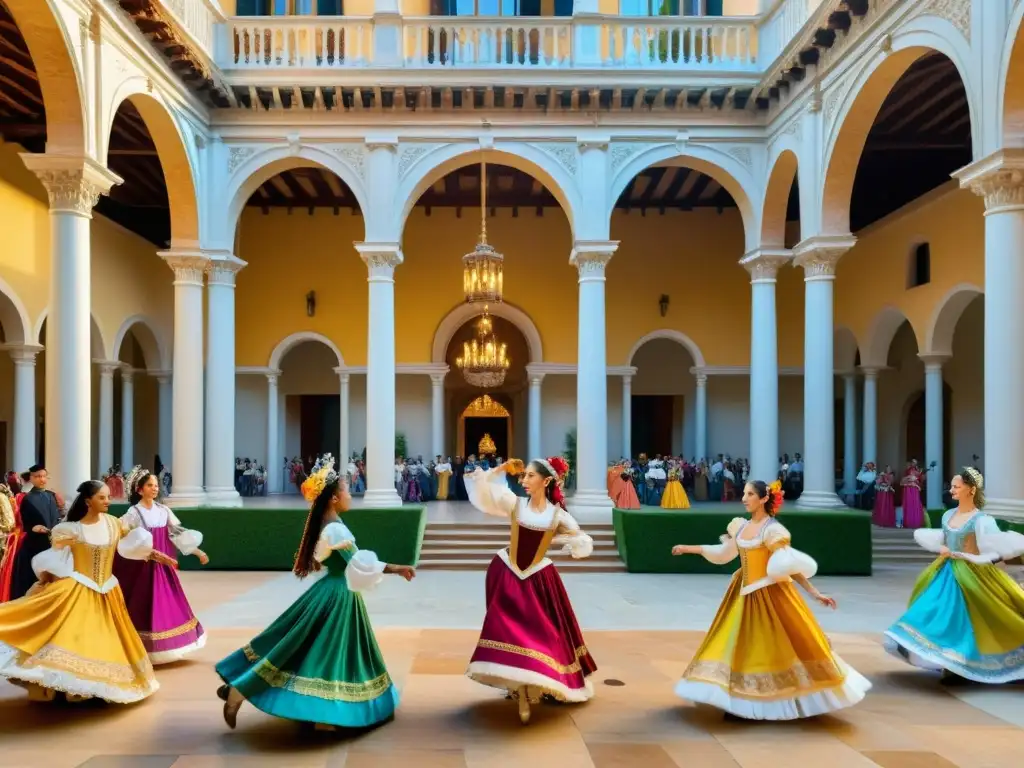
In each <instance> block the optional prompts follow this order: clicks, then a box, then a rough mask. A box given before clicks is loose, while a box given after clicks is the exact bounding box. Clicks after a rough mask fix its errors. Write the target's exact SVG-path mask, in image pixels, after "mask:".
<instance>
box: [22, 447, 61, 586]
mask: <svg viewBox="0 0 1024 768" xmlns="http://www.w3.org/2000/svg"><path fill="white" fill-rule="evenodd" d="M28 472H29V482H31V484H32V488H31V490H29V492H28V493H26V494H25V495H24V496H22V497H21V503H20V505H19V508H20V510H21V524H22V527H23V528H24V530H25V538H24V539H22V541H21V545H20V547H19V548H18V554H17V556H16V557H15V560H14V565H13V573H12V574H11V598H10V599H11V600H17V599H18V598H19V597H24V596H25V593H26V592H28V590H29V588H30V587H31V586H32V585H33V584H35V583H36V574H35V572H34V571H33V570H32V558H33V557H35V556H36V555H38V554H39V553H40V552H43V551H45V550H47V549H49V547H50V531H51V530H52V529H53V527H54V526H55V525H57V523H59V522H60V518H61V514H62V512H63V505H62V504H58V501H57V495H56V494H55V493H54V492H53V491H50V490H47V488H46V483H47V482H48V480H49V477H48V475H47V472H46V467H44V466H43V465H42V464H35V465H33V466H32V467H30V468H29V470H28Z"/></svg>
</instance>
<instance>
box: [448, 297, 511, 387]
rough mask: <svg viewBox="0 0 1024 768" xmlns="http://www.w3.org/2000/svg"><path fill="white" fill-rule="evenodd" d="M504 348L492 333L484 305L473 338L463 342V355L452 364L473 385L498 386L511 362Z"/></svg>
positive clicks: (492, 326) (502, 382)
mask: <svg viewBox="0 0 1024 768" xmlns="http://www.w3.org/2000/svg"><path fill="white" fill-rule="evenodd" d="M505 350H506V347H505V344H504V343H503V342H500V341H498V338H497V337H496V336H495V335H494V324H493V323H492V322H491V316H490V315H489V314H488V313H487V307H486V306H484V313H483V314H482V315H481V316H480V319H479V320H477V323H476V338H475V339H473V340H472V341H464V342H463V343H462V357H459V358H457V359H456V360H455V365H456V366H457V367H458V368H459V370H460V371H462V377H463V378H464V379H465V380H466V382H467V383H468V384H471V385H472V386H474V387H480V388H481V389H491V388H493V387H500V386H501V385H502V384H504V383H505V374H506V373H508V368H509V365H510V364H511V361H510V360H509V359H508V355H507V354H506V351H505Z"/></svg>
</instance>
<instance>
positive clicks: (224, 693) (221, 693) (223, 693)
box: [217, 683, 231, 701]
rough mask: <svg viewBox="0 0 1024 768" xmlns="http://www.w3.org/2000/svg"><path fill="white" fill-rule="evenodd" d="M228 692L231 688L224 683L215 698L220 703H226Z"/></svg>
mask: <svg viewBox="0 0 1024 768" xmlns="http://www.w3.org/2000/svg"><path fill="white" fill-rule="evenodd" d="M230 691H231V686H230V685H228V684H227V683H225V684H224V685H222V686H221V687H220V688H218V689H217V698H218V699H220V700H221V701H227V700H228V693H230Z"/></svg>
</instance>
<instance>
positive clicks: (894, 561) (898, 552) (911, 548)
mask: <svg viewBox="0 0 1024 768" xmlns="http://www.w3.org/2000/svg"><path fill="white" fill-rule="evenodd" d="M871 558H872V560H873V561H874V562H875V564H876V565H881V564H886V565H899V564H913V565H927V564H928V563H930V562H931V561H932V560H934V559H935V554H934V553H933V552H928V551H926V550H924V549H921V547H919V546H918V545H917V544H916V543H915V542H914V531H913V530H911V529H910V528H879V527H878V526H871Z"/></svg>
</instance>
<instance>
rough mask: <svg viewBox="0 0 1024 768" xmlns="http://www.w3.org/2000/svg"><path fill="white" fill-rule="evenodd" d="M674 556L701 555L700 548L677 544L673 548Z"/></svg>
mask: <svg viewBox="0 0 1024 768" xmlns="http://www.w3.org/2000/svg"><path fill="white" fill-rule="evenodd" d="M672 554H673V555H699V554H700V547H699V546H695V545H693V544H676V545H675V546H674V547H672Z"/></svg>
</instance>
